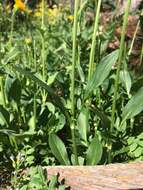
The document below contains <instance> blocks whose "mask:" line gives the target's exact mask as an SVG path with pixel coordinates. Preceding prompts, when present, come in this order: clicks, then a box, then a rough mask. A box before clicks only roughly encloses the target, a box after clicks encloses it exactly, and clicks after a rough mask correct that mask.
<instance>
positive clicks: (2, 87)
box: [0, 38, 6, 107]
mask: <svg viewBox="0 0 143 190" xmlns="http://www.w3.org/2000/svg"><path fill="white" fill-rule="evenodd" d="M1 59H2V57H1V38H0V63H1ZM0 88H1V94H2V101H3V107H6V97H5V91H4V85H3V76H0Z"/></svg>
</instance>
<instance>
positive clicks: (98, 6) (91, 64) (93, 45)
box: [88, 0, 101, 81]
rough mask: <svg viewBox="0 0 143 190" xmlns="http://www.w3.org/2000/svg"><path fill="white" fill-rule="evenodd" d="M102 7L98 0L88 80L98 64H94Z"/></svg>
mask: <svg viewBox="0 0 143 190" xmlns="http://www.w3.org/2000/svg"><path fill="white" fill-rule="evenodd" d="M100 7H101V0H99V1H98V4H97V10H96V17H95V23H94V32H93V36H92V45H91V51H90V57H89V69H88V81H89V80H90V79H91V77H92V75H93V72H94V69H95V66H96V65H94V56H95V47H96V36H97V31H98V22H99V16H100Z"/></svg>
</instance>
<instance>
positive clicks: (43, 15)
mask: <svg viewBox="0 0 143 190" xmlns="http://www.w3.org/2000/svg"><path fill="white" fill-rule="evenodd" d="M44 20H45V0H42V19H41V28H42V29H44V26H45V23H44Z"/></svg>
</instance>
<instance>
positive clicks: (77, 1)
mask: <svg viewBox="0 0 143 190" xmlns="http://www.w3.org/2000/svg"><path fill="white" fill-rule="evenodd" d="M78 5H79V0H75V4H74V24H73V46H72V74H71V114H72V118H71V126H70V127H71V134H72V142H73V152H74V155H75V163H76V165H78V155H77V146H76V142H75V66H76V58H77V56H76V52H77V24H78Z"/></svg>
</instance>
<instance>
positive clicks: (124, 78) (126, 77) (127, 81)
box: [120, 70, 132, 96]
mask: <svg viewBox="0 0 143 190" xmlns="http://www.w3.org/2000/svg"><path fill="white" fill-rule="evenodd" d="M120 79H121V82H122V84H123V86H124V87H125V89H126V91H127V94H128V96H129V95H130V89H131V84H132V81H131V77H130V74H129V72H128V71H127V70H122V71H120Z"/></svg>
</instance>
